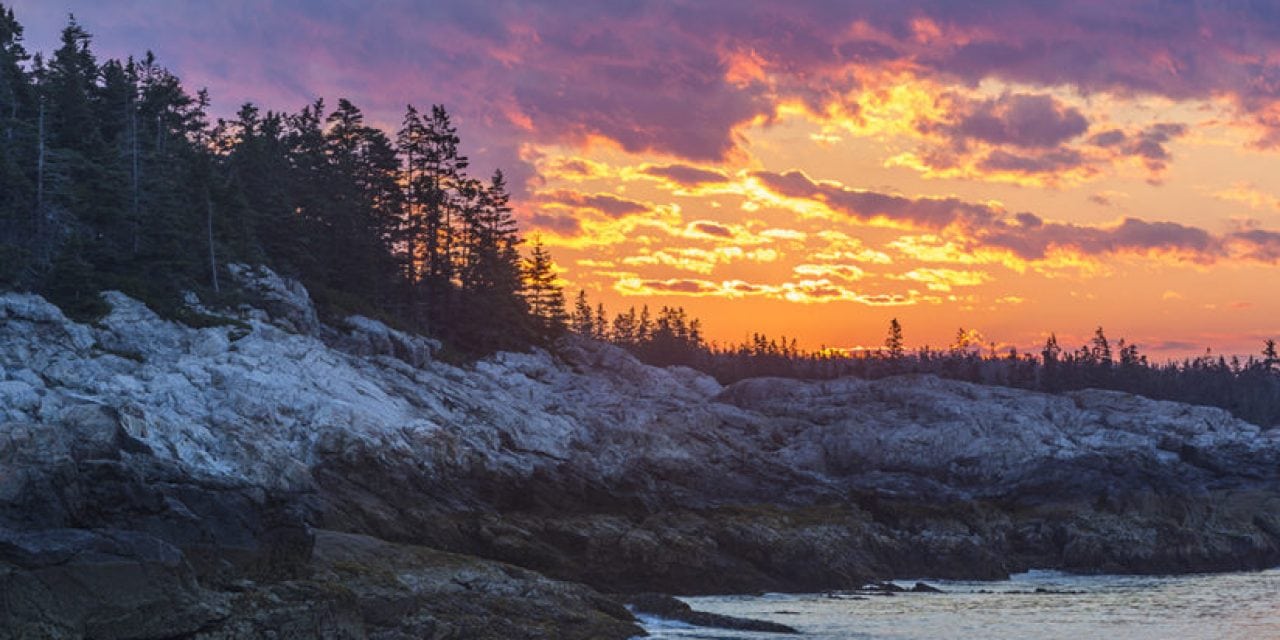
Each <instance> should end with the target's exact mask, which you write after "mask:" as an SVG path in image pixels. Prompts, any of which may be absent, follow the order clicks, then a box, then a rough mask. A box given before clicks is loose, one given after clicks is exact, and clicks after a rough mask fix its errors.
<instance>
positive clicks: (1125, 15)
mask: <svg viewBox="0 0 1280 640" xmlns="http://www.w3.org/2000/svg"><path fill="white" fill-rule="evenodd" d="M8 4H10V5H11V6H13V8H14V9H15V11H16V13H17V17H18V19H19V21H20V22H22V23H23V24H24V25H25V26H26V27H27V46H28V48H29V49H32V50H39V51H45V52H48V51H51V50H52V49H53V48H54V46H55V43H56V40H57V33H58V31H59V30H60V29H61V27H62V25H63V24H64V23H65V21H66V15H67V13H69V12H71V13H75V14H76V16H77V18H78V19H79V21H80V22H81V23H82V24H84V25H85V26H86V28H87V29H88V30H89V31H90V33H92V34H94V36H95V49H96V51H97V52H98V54H99V56H100V57H108V56H109V57H121V56H127V55H130V54H134V55H141V54H142V53H143V52H145V51H146V50H148V49H150V50H153V51H154V52H155V53H156V55H157V56H158V57H159V60H160V62H161V63H162V64H164V65H166V66H168V67H169V68H170V69H172V70H173V71H174V72H175V73H177V74H178V75H179V76H181V77H182V78H183V80H184V82H185V83H186V85H187V87H188V89H190V90H192V91H194V90H195V89H198V88H201V87H208V88H209V90H210V92H211V94H212V97H213V100H214V111H215V114H216V115H224V116H226V115H230V114H231V113H233V112H234V111H235V109H236V107H237V106H238V105H239V104H240V103H241V102H244V101H253V102H255V103H257V104H259V105H260V106H262V107H264V108H269V109H276V110H288V111H295V110H297V109H299V108H300V107H302V106H303V105H305V104H307V103H308V102H310V101H311V100H312V99H313V98H315V97H319V96H323V97H325V98H326V99H328V101H329V104H330V105H333V104H336V100H337V98H339V97H347V98H350V99H351V100H352V101H354V102H355V103H357V104H358V105H360V106H361V107H362V108H364V109H365V111H366V112H367V113H368V114H369V116H370V118H371V119H372V120H373V121H375V122H377V123H379V124H380V125H382V126H383V127H384V128H387V129H391V130H394V129H395V128H396V127H397V126H398V123H399V121H400V117H401V115H402V113H403V110H404V106H405V105H406V104H407V103H410V102H412V103H414V104H416V105H418V106H419V107H423V106H425V105H429V104H431V103H443V104H445V105H446V106H447V107H449V109H450V110H451V111H452V113H453V114H454V116H455V118H456V119H457V121H458V123H459V125H460V129H461V134H462V136H463V143H464V152H465V153H467V154H469V155H470V156H471V157H472V159H473V161H474V163H473V169H475V173H478V174H480V175H487V174H488V172H490V171H491V170H492V169H493V168H495V167H502V168H504V169H505V170H507V172H508V174H509V176H511V177H513V178H514V179H515V181H516V182H517V190H518V192H519V193H518V200H519V210H520V217H521V221H522V223H523V226H524V228H525V229H526V230H527V231H529V232H531V233H540V234H541V235H542V237H543V238H544V240H545V242H546V244H548V245H549V246H550V247H551V249H552V252H553V255H554V256H555V259H556V261H557V264H558V265H559V267H560V268H561V269H562V277H563V279H564V281H565V283H566V288H567V291H568V292H569V293H570V295H572V294H573V293H576V291H577V290H578V289H579V288H584V289H586V290H587V292H588V295H589V296H590V297H591V299H592V301H593V303H594V302H597V301H602V302H604V304H605V305H606V307H607V308H608V309H609V310H610V312H611V313H612V312H614V311H619V310H622V309H624V308H625V307H627V306H629V305H640V304H646V303H647V304H649V305H650V306H651V307H660V306H663V305H683V306H684V307H685V308H686V309H688V310H689V311H690V312H691V313H692V314H693V315H695V316H698V317H700V318H702V319H703V322H704V324H705V325H706V329H707V333H708V335H709V337H710V338H712V339H716V340H719V341H722V342H725V341H729V342H736V341H739V340H742V339H743V338H745V337H746V336H747V335H748V334H749V333H750V332H752V331H763V332H766V333H768V334H770V335H779V334H786V335H787V336H794V337H796V338H798V339H799V342H800V344H801V345H802V346H805V347H810V348H816V347H818V346H820V345H826V346H835V347H856V346H860V345H869V346H875V345H878V344H880V343H881V342H882V341H883V339H884V334H885V327H886V325H887V324H888V321H889V319H890V318H891V317H897V318H898V319H899V320H900V321H901V322H902V324H903V326H904V328H905V333H906V338H907V342H908V344H909V345H910V346H919V345H922V344H931V345H934V346H946V345H947V344H949V343H950V341H951V339H952V337H953V336H954V334H955V333H956V329H957V328H958V327H965V328H972V329H976V330H978V331H979V332H981V333H982V335H984V336H985V339H984V342H985V341H987V340H989V341H994V342H996V343H998V344H1000V345H1016V346H1018V347H1019V348H1021V349H1032V348H1036V347H1038V345H1040V344H1041V343H1042V342H1043V341H1044V338H1045V336H1046V335H1047V334H1048V332H1050V331H1054V332H1057V334H1058V336H1059V338H1060V340H1061V341H1062V342H1064V344H1065V345H1067V346H1072V347H1074V346H1077V345H1078V344H1079V343H1081V342H1082V341H1084V340H1085V339H1086V337H1087V336H1088V335H1089V334H1090V333H1092V331H1093V329H1094V327H1096V326H1098V325H1102V326H1104V327H1105V328H1106V331H1107V334H1108V335H1109V336H1110V337H1111V338H1112V339H1113V340H1114V339H1117V338H1119V337H1121V336H1124V337H1126V338H1128V339H1129V340H1130V341H1132V342H1137V343H1138V344H1139V345H1140V346H1141V347H1142V348H1143V350H1144V351H1145V352H1147V353H1150V354H1152V355H1154V356H1156V357H1157V358H1163V357H1165V356H1182V355H1189V354H1199V353H1202V352H1203V351H1204V349H1205V348H1206V347H1213V349H1214V351H1215V352H1223V353H1228V354H1230V353H1240V354H1247V353H1255V352H1257V351H1258V350H1259V348H1260V346H1261V342H1262V339H1263V338H1265V337H1280V295H1277V291H1276V288H1275V283H1276V282H1277V280H1276V276H1277V275H1278V274H1280V5H1273V4H1271V3H1248V4H1246V3H1242V2H1241V3H1200V4H1196V3H1190V2H1141V3H1138V2H1114V1H1111V2H1091V1H1083V2H1063V3H1048V2H1043V3H1041V2H1037V3H1030V2H997V1H984V2H958V1H952V0H938V1H936V2H917V3H911V2H900V1H899V2H812V3H810V2H795V1H793V2H774V3H764V2H761V3H751V2H741V1H718V0H707V1H697V2H694V1H689V2H653V3H647V2H602V3H584V2H580V1H575V2H538V3H532V2H529V3H520V2H493V3H486V2H476V1H463V2H422V3H413V2H403V1H390V0H388V1H378V0H373V1H366V2H336V1H331V0H324V1H316V2H310V1H304V0H293V1H280V2H250V1H248V0H219V1H218V2H208V1H202V2H182V1H161V0H133V1H119V2H100V1H79V0H77V1H73V2H68V1H67V0H16V2H9V3H8ZM1246 6H1247V7H1248V8H1247V9H1245V8H1243V7H1246Z"/></svg>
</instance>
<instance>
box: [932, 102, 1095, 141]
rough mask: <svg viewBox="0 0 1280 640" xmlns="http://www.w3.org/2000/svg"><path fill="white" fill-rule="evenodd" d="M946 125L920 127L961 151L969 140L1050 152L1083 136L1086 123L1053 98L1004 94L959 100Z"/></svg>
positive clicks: (1081, 116) (1079, 115)
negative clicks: (974, 99) (946, 139)
mask: <svg viewBox="0 0 1280 640" xmlns="http://www.w3.org/2000/svg"><path fill="white" fill-rule="evenodd" d="M949 117H950V118H951V120H950V121H948V122H941V123H937V122H926V123H921V129H922V130H924V131H926V132H933V133H940V134H943V135H946V136H947V137H949V138H951V139H952V140H953V141H954V144H956V145H957V146H959V147H961V148H963V147H964V145H965V144H966V143H967V142H969V141H971V140H978V141H981V142H986V143H989V144H993V145H1011V146H1014V147H1022V148H1029V149H1050V148H1054V147H1057V146H1058V145H1060V144H1063V143H1065V142H1067V141H1069V140H1071V139H1072V138H1075V137H1076V136H1079V135H1080V134H1082V133H1084V132H1085V130H1086V129H1088V128H1089V121H1088V120H1086V119H1085V117H1084V115H1082V114H1081V113H1080V111H1079V110H1077V109H1076V108H1075V107H1068V106H1065V105H1063V104H1062V103H1060V102H1059V101H1058V100H1057V99H1055V98H1054V97H1053V96H1049V95H1033V94H1026V93H1006V94H1004V95H1002V96H1000V97H998V98H991V99H988V100H980V101H967V100H961V101H959V102H958V104H957V105H956V109H955V111H954V112H953V113H951V114H949Z"/></svg>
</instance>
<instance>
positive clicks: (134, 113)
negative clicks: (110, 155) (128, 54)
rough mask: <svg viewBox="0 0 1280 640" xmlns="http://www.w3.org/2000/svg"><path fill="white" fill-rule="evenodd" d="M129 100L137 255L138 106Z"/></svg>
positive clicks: (135, 246)
mask: <svg viewBox="0 0 1280 640" xmlns="http://www.w3.org/2000/svg"><path fill="white" fill-rule="evenodd" d="M129 102H130V108H129V147H130V148H129V150H130V152H131V153H132V155H133V167H132V168H133V216H132V218H133V255H135V256H136V255H138V235H139V226H140V225H141V224H142V212H141V210H140V207H139V206H138V106H137V104H136V103H135V102H134V100H133V98H132V97H131V98H130V99H129Z"/></svg>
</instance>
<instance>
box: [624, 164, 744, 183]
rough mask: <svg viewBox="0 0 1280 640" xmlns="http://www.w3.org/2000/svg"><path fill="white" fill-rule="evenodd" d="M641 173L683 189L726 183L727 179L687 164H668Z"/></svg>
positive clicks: (718, 173)
mask: <svg viewBox="0 0 1280 640" xmlns="http://www.w3.org/2000/svg"><path fill="white" fill-rule="evenodd" d="M642 172H643V173H644V174H646V175H650V176H654V177H656V178H663V179H665V180H669V181H671V182H674V183H676V184H678V185H680V186H683V187H698V186H702V185H707V184H720V183H723V182H728V180H729V177H728V176H726V175H725V174H723V173H721V172H719V171H716V170H714V169H703V168H702V167H694V166H690V165H687V164H670V165H663V166H651V167H645V168H644V169H643V170H642Z"/></svg>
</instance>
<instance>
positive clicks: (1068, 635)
mask: <svg viewBox="0 0 1280 640" xmlns="http://www.w3.org/2000/svg"><path fill="white" fill-rule="evenodd" d="M924 581H925V582H927V583H929V584H931V585H933V586H936V587H938V588H940V589H943V590H944V591H946V593H943V594H928V593H920V594H917V593H900V594H896V595H893V596H868V597H867V598H866V599H864V600H851V599H841V597H839V596H837V597H832V596H831V595H828V594H766V595H763V596H758V597H757V596H707V597H697V598H684V600H685V601H687V602H688V603H689V604H690V605H692V606H693V608H695V609H700V610H703V611H710V612H713V613H721V614H725V615H731V616H738V617H744V618H756V619H762V620H771V621H774V622H781V623H783V624H787V625H790V626H792V627H795V628H797V629H799V630H800V631H801V632H803V633H804V635H803V636H800V637H802V638H808V639H810V640H836V639H840V640H845V639H853V640H917V639H919V640H925V639H928V640H945V639H949V638H954V639H957V640H959V639H965V640H969V639H974V638H982V639H990V640H1004V639H1010V640H1012V639H1014V638H1017V639H1019V640H1023V639H1030V638H1035V639H1046V640H1054V639H1061V640H1068V639H1070V640H1085V639H1093V638H1124V639H1134V640H1166V639H1176V640H1280V569H1275V570H1270V571H1261V572H1254V573H1230V574H1216V575H1191V576H1076V575H1069V574H1063V573H1058V572H1052V571H1032V572H1029V573H1024V574H1019V575H1016V576H1013V577H1012V579H1010V580H1006V581H1002V582H962V581H948V580H937V581H935V580H927V579H926V580H924ZM895 582H897V584H899V585H902V586H904V587H910V586H911V585H913V584H915V581H914V580H898V581H895ZM1037 588H1040V589H1048V590H1051V591H1058V592H1070V593H1034V591H1035V590H1036V589H1037ZM982 591H988V592H990V593H980V592H982ZM645 622H646V625H645V627H646V629H647V630H648V631H649V633H650V635H651V637H653V638H681V639H692V638H698V639H702V640H713V639H714V640H765V639H773V640H777V639H779V638H784V637H791V636H780V635H774V634H764V633H747V632H739V631H723V630H717V629H703V628H694V627H689V626H686V625H682V624H680V623H673V622H669V621H663V620H659V619H654V618H649V619H646V620H645Z"/></svg>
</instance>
